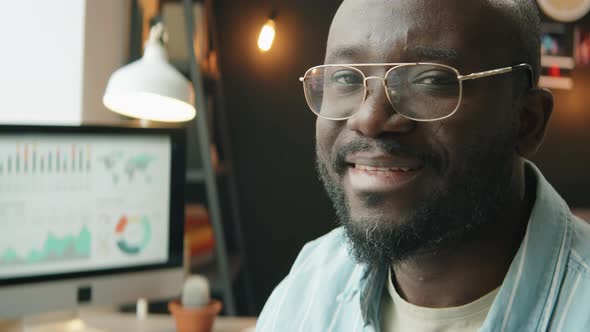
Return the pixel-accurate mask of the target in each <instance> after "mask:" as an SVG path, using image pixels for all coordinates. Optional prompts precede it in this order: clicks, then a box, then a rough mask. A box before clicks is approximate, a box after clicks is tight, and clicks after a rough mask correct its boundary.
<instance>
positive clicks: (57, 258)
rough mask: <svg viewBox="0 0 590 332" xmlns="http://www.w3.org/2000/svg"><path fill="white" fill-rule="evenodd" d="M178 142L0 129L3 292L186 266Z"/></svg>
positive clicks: (127, 133) (137, 132) (133, 133)
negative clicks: (9, 287)
mask: <svg viewBox="0 0 590 332" xmlns="http://www.w3.org/2000/svg"><path fill="white" fill-rule="evenodd" d="M180 136H182V135H180ZM180 136H179V130H164V129H152V130H150V129H138V128H101V127H92V128H89V127H82V128H80V127H71V128H66V127H14V126H0V286H2V285H3V284H4V285H6V284H14V283H26V282H36V281H40V280H48V279H61V278H67V277H80V276H88V275H96V274H100V273H114V272H117V271H121V272H123V271H131V270H141V269H149V268H157V267H170V266H180V265H181V261H182V258H181V255H182V235H181V233H182V216H183V214H182V206H180V207H179V204H184V203H183V202H180V203H179V202H178V201H179V200H182V197H181V196H180V195H179V194H178V191H179V190H173V188H174V186H176V187H178V186H180V190H181V191H182V190H184V187H183V185H182V183H183V182H184V177H183V174H182V176H181V175H180V174H177V173H183V172H184V165H178V163H184V158H180V155H179V153H180V152H182V153H184V145H182V146H179V144H181V142H180V139H179V137H180ZM182 138H184V136H182ZM182 143H183V142H182ZM175 156H176V159H175ZM180 178H181V179H180ZM173 202H175V203H174V205H173V204H172V203H173Z"/></svg>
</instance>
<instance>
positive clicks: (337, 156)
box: [331, 137, 443, 174]
mask: <svg viewBox="0 0 590 332" xmlns="http://www.w3.org/2000/svg"><path fill="white" fill-rule="evenodd" d="M371 151H380V152H384V153H387V154H392V155H396V156H400V157H405V158H411V159H416V160H418V161H420V162H421V163H422V164H423V166H424V167H426V166H429V167H431V168H433V169H435V170H438V171H440V170H442V164H443V160H442V158H441V156H439V155H438V154H436V153H434V152H431V151H425V150H424V149H418V148H416V147H413V146H410V145H408V144H404V143H401V142H400V141H398V140H395V139H380V140H374V139H367V138H362V137H359V138H356V139H355V140H354V141H352V142H350V143H348V144H346V145H343V146H341V147H340V148H338V150H336V151H335V153H334V154H333V156H332V158H331V159H332V161H333V162H332V167H333V169H334V170H335V171H336V173H338V174H342V173H343V172H344V171H346V169H347V168H348V163H347V162H346V157H347V156H348V155H350V154H354V153H358V152H371Z"/></svg>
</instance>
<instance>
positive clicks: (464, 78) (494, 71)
mask: <svg viewBox="0 0 590 332" xmlns="http://www.w3.org/2000/svg"><path fill="white" fill-rule="evenodd" d="M416 65H430V66H438V67H443V68H446V69H449V70H451V71H453V72H454V73H455V74H456V75H457V80H458V81H459V98H458V99H457V106H455V109H454V110H453V111H452V112H451V113H449V114H448V115H445V116H442V117H438V118H434V119H416V118H412V117H410V116H407V115H404V114H401V113H400V112H398V111H397V110H396V109H395V106H394V105H393V102H392V101H391V98H390V97H389V93H387V86H386V85H385V78H386V77H387V75H389V73H390V72H391V71H393V70H395V69H396V68H400V67H407V66H416ZM389 66H391V68H390V69H389V70H387V72H385V75H384V76H383V77H380V76H368V77H367V76H366V75H365V73H363V72H362V71H361V70H360V69H358V68H357V67H389ZM329 67H345V68H349V69H352V70H354V71H357V72H358V73H360V74H361V75H362V77H363V85H364V89H365V91H364V96H363V102H364V101H365V100H367V92H368V88H367V80H370V79H378V80H381V82H382V84H383V88H384V89H385V95H386V96H387V100H388V101H389V104H390V105H391V107H392V108H393V109H394V110H395V111H396V113H397V114H399V115H401V116H403V117H404V118H407V119H410V120H413V121H419V122H431V121H439V120H443V119H446V118H448V117H450V116H452V115H453V114H455V113H456V112H457V110H458V109H459V107H460V106H461V101H462V100H463V81H469V80H475V79H479V78H484V77H489V76H495V75H500V74H506V73H510V72H514V71H517V70H523V69H525V70H528V72H529V84H530V88H532V87H533V85H534V84H533V82H534V75H533V68H532V66H531V65H530V64H528V63H520V64H517V65H514V66H510V67H502V68H497V69H491V70H486V71H482V72H477V73H471V74H468V75H461V73H459V71H458V70H457V69H456V68H454V67H451V66H447V65H443V64H440V63H432V62H394V63H352V64H348V63H347V64H326V65H319V66H315V67H311V68H309V69H308V70H307V71H306V72H305V74H304V75H303V77H300V78H299V81H300V82H301V83H302V84H303V93H304V94H305V101H306V102H307V106H309V109H310V110H311V111H312V112H313V113H314V114H315V115H317V116H319V117H320V118H323V119H327V120H334V121H343V120H348V119H350V118H352V117H353V116H355V115H356V114H357V113H358V111H357V112H355V113H353V114H352V115H350V116H347V117H342V118H331V117H326V116H322V115H320V114H318V113H317V112H316V111H314V108H313V107H312V105H311V103H310V97H309V96H308V94H307V89H306V88H305V81H306V79H307V77H308V74H309V73H310V72H311V71H313V70H315V69H318V68H329Z"/></svg>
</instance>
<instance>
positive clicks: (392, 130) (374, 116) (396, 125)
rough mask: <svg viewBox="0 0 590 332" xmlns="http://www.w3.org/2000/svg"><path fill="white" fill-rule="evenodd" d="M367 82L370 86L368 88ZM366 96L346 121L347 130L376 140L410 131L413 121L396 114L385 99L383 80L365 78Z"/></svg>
mask: <svg viewBox="0 0 590 332" xmlns="http://www.w3.org/2000/svg"><path fill="white" fill-rule="evenodd" d="M369 80H372V81H373V82H371V83H372V84H370V86H369ZM365 85H366V87H367V95H366V96H365V100H364V102H363V103H362V104H361V106H360V109H359V110H358V112H357V113H356V114H355V115H354V116H353V117H352V118H350V119H348V120H347V123H346V125H347V127H348V129H349V130H352V131H355V132H357V133H358V134H360V135H362V136H365V137H368V138H377V137H379V136H381V135H384V134H404V133H408V132H410V131H412V129H413V128H414V126H415V125H416V122H415V121H412V120H410V119H407V118H405V117H403V116H401V115H400V114H398V113H397V112H396V111H395V109H394V108H393V106H392V105H391V103H390V102H389V99H388V98H387V94H386V89H385V85H384V84H383V78H382V77H377V76H369V77H367V78H365Z"/></svg>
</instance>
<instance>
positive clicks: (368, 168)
mask: <svg viewBox="0 0 590 332" xmlns="http://www.w3.org/2000/svg"><path fill="white" fill-rule="evenodd" d="M354 168H356V169H359V170H362V171H371V172H409V171H412V170H413V169H411V168H409V167H373V166H366V165H358V164H355V165H354Z"/></svg>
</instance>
